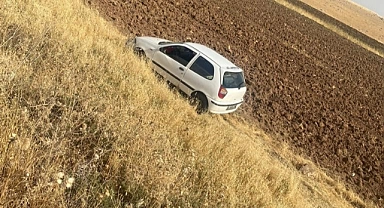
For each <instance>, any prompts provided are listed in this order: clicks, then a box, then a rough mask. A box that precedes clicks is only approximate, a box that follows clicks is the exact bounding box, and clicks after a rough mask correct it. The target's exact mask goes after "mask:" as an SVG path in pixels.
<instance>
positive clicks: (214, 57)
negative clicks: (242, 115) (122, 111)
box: [127, 37, 246, 113]
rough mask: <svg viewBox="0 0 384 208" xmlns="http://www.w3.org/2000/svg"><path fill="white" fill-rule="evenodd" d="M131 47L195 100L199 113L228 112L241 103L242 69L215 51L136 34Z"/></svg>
mask: <svg viewBox="0 0 384 208" xmlns="http://www.w3.org/2000/svg"><path fill="white" fill-rule="evenodd" d="M127 44H128V42H127ZM133 48H134V50H135V51H136V52H138V53H140V54H142V55H144V54H145V56H146V57H147V58H149V59H150V60H151V61H152V63H153V66H154V70H155V71H156V72H157V73H158V74H160V75H161V76H162V77H164V78H165V79H166V80H168V81H169V82H170V83H172V84H173V85H174V86H176V87H178V88H179V89H180V90H181V91H183V92H184V93H186V94H187V95H188V96H190V97H191V98H193V99H192V100H196V101H197V110H198V112H199V113H202V112H206V111H209V112H211V113H230V112H233V111H235V110H236V109H238V108H239V106H240V105H241V104H242V103H243V97H244V94H245V91H246V87H245V80H244V73H243V70H242V69H241V68H239V67H237V66H236V65H235V64H233V63H232V62H230V61H229V60H228V59H226V58H224V57H223V56H222V55H220V54H219V53H217V52H216V51H214V50H212V49H210V48H208V47H206V46H204V45H201V44H198V43H191V42H171V41H169V40H165V39H161V38H155V37H136V38H135V39H134V40H133Z"/></svg>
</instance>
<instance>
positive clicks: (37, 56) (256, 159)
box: [0, 0, 366, 207]
mask: <svg viewBox="0 0 384 208" xmlns="http://www.w3.org/2000/svg"><path fill="white" fill-rule="evenodd" d="M124 42H125V37H123V36H121V34H120V33H119V32H118V31H117V30H116V29H115V28H113V27H112V26H111V25H110V24H108V23H106V22H105V21H103V20H102V18H100V17H99V16H98V15H97V14H96V13H95V12H93V11H91V10H89V9H88V8H87V7H85V6H84V5H83V4H82V2H81V1H79V0H63V1H54V0H36V1H22V2H21V1H12V0H9V1H2V2H1V3H0V109H1V111H0V146H1V147H0V171H1V173H0V174H1V175H0V178H1V180H0V188H1V191H0V206H1V207H160V206H166V207H352V206H353V205H361V206H366V205H365V203H364V202H363V201H361V200H360V199H359V198H358V197H350V196H353V193H352V192H348V191H346V190H345V188H344V187H343V185H342V184H339V183H337V182H335V181H333V180H331V179H329V178H327V177H326V175H325V174H324V173H322V172H321V171H320V170H318V169H316V167H315V166H314V169H313V171H312V172H311V174H314V177H312V176H311V177H309V176H308V175H305V174H302V173H300V172H299V171H297V170H296V165H297V164H299V163H300V164H304V163H309V162H308V161H305V160H304V159H301V158H299V157H296V156H293V155H292V153H290V151H289V149H288V148H278V147H277V146H278V145H275V144H274V142H273V140H271V139H269V138H268V137H267V136H266V135H265V134H263V133H262V132H261V131H259V130H257V129H253V128H251V127H250V126H248V125H246V124H245V123H244V121H242V119H241V118H238V117H237V116H236V115H226V116H218V115H211V114H207V115H202V116H199V115H197V114H196V113H195V112H194V109H193V108H192V107H191V106H189V105H188V104H187V102H186V100H185V99H183V98H180V97H179V95H178V94H177V93H173V92H171V91H169V90H168V89H167V86H166V85H165V84H163V83H161V82H160V81H159V80H157V79H156V78H155V76H154V75H153V73H152V71H151V70H150V68H149V66H148V64H147V63H146V62H145V61H144V60H140V59H138V58H137V57H135V56H134V55H133V53H132V51H130V50H129V49H127V48H125V47H124ZM274 149H275V150H274ZM281 156H284V157H281Z"/></svg>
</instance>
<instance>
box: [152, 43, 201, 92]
mask: <svg viewBox="0 0 384 208" xmlns="http://www.w3.org/2000/svg"><path fill="white" fill-rule="evenodd" d="M195 56H196V52H194V51H192V50H191V49H189V48H187V47H185V46H183V45H167V46H164V47H161V48H160V49H159V50H158V51H156V52H155V54H154V56H153V59H152V62H153V64H154V67H155V70H156V71H157V72H158V73H159V74H161V75H162V76H164V77H165V78H166V79H167V80H169V81H170V82H171V83H172V84H174V85H175V86H177V87H178V86H179V84H180V81H181V80H182V78H183V76H184V73H185V72H186V70H187V65H188V63H189V62H190V61H191V60H192V59H193V57H195Z"/></svg>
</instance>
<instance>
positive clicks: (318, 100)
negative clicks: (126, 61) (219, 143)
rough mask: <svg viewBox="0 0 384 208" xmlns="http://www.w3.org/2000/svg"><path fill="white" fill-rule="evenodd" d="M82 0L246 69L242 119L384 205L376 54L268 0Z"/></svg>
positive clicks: (381, 78)
mask: <svg viewBox="0 0 384 208" xmlns="http://www.w3.org/2000/svg"><path fill="white" fill-rule="evenodd" d="M88 3H89V4H90V5H91V6H93V7H95V8H98V9H99V11H100V13H101V14H102V15H103V16H104V17H105V18H106V19H107V20H110V21H113V22H114V24H115V25H117V26H118V27H119V28H120V29H121V31H122V32H124V33H125V34H127V35H128V34H134V35H147V36H159V37H163V38H167V39H171V40H179V41H180V40H185V39H186V38H191V39H192V40H193V41H196V42H200V43H203V44H206V45H208V46H210V47H212V48H214V49H216V50H217V51H219V52H220V53H221V54H223V55H224V56H226V57H228V58H229V59H230V60H232V61H233V62H234V63H236V64H237V65H239V66H240V67H242V68H243V69H244V70H245V72H246V79H247V84H248V92H247V97H246V104H245V105H243V106H242V110H241V111H242V112H241V113H243V114H244V116H246V115H248V117H249V119H250V120H253V121H255V122H258V123H259V125H260V126H261V127H262V128H263V129H264V130H265V131H267V132H269V133H270V134H272V135H275V138H276V140H281V141H286V142H288V143H289V144H291V146H292V148H293V149H294V150H295V151H296V152H297V153H299V154H301V155H304V156H307V157H309V158H311V160H313V161H314V162H316V163H317V164H318V165H319V166H321V167H323V168H324V169H325V170H326V171H327V172H328V173H329V175H331V176H332V177H334V178H335V179H338V178H339V179H340V180H342V181H344V182H345V183H346V184H347V186H348V187H349V188H352V189H354V190H355V191H356V192H357V193H358V194H361V196H362V197H363V198H365V199H369V200H373V201H375V202H376V203H377V204H378V205H379V206H382V205H384V202H383V199H384V59H383V58H382V57H379V56H377V55H374V54H373V53H370V52H368V51H367V50H365V49H363V48H361V47H359V46H357V45H355V44H353V43H351V42H350V41H348V40H346V39H344V38H341V37H340V36H339V35H337V34H336V33H333V32H331V31H329V30H327V29H325V28H323V27H322V26H320V25H318V24H317V23H315V22H313V21H311V20H309V19H307V18H305V17H303V16H301V15H299V14H297V13H294V12H292V11H291V10H288V9H286V8H285V7H283V6H280V5H279V4H277V3H275V2H273V1H267V0H258V1H254V0H237V1H232V0H210V1H208V0H202V1H193V0H168V1H166V0H158V1H153V0H152V1H151V0H140V1H137V0H89V1H88ZM249 115H250V116H249Z"/></svg>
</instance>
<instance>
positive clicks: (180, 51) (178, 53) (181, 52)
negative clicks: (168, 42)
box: [160, 45, 196, 66]
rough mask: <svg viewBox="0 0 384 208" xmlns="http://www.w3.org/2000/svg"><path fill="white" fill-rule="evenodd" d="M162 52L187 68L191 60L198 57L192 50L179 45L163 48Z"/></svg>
mask: <svg viewBox="0 0 384 208" xmlns="http://www.w3.org/2000/svg"><path fill="white" fill-rule="evenodd" d="M160 51H161V52H163V53H164V54H166V55H167V56H169V57H170V58H172V59H173V60H175V61H177V62H179V63H180V64H182V65H183V66H187V65H188V63H189V62H190V61H191V59H192V58H193V57H194V56H195V55H196V53H195V52H194V51H192V50H191V49H189V48H186V47H184V46H178V45H172V46H166V47H162V48H160Z"/></svg>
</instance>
